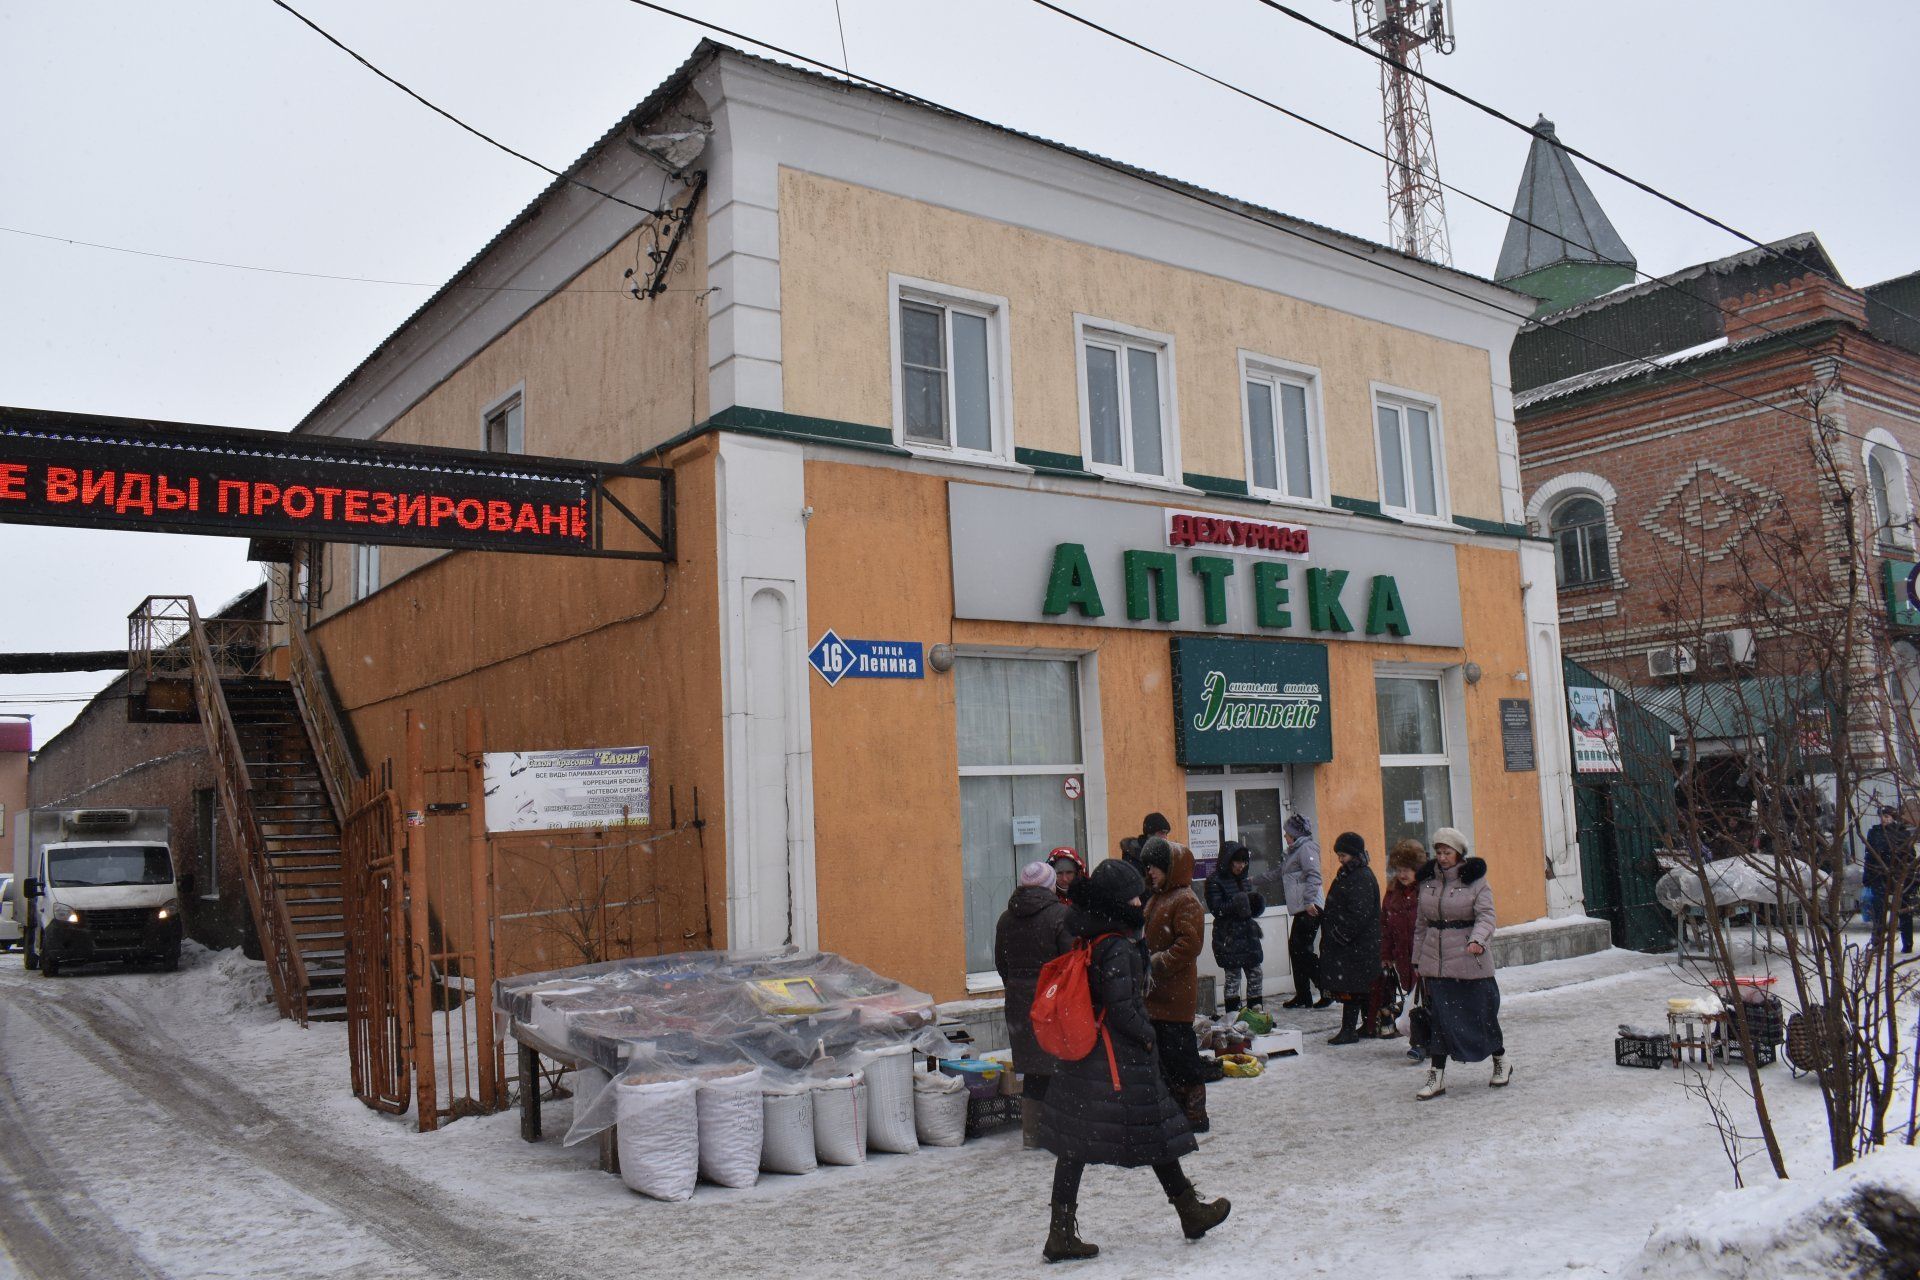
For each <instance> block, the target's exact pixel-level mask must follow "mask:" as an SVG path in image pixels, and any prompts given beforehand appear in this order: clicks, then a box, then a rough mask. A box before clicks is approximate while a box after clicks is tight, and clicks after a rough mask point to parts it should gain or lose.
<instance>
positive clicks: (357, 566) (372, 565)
mask: <svg viewBox="0 0 1920 1280" xmlns="http://www.w3.org/2000/svg"><path fill="white" fill-rule="evenodd" d="M379 589H380V548H378V547H370V546H363V545H361V544H359V543H355V544H354V546H353V579H352V594H351V595H350V597H349V599H348V603H352V601H354V600H365V599H366V598H367V597H368V596H370V595H372V594H373V593H374V592H376V591H378V590H379Z"/></svg>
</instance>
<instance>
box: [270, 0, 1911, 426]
mask: <svg viewBox="0 0 1920 1280" xmlns="http://www.w3.org/2000/svg"><path fill="white" fill-rule="evenodd" d="M276 2H277V0H276ZM626 2H627V3H628V4H631V5H634V6H636V7H638V8H642V9H648V10H651V11H652V12H654V13H659V14H663V15H665V16H667V17H669V18H678V19H679V20H681V21H682V22H686V23H689V24H691V25H693V26H696V27H700V28H703V29H705V30H707V31H712V32H716V33H718V34H720V35H723V36H726V37H728V38H729V39H732V40H740V41H743V42H745V43H747V44H754V45H758V46H760V47H761V48H763V49H770V50H772V51H773V52H775V53H777V54H779V55H780V56H781V57H783V58H791V59H793V60H794V61H795V62H797V63H801V64H803V65H805V66H809V67H812V68H814V69H816V70H819V71H827V72H832V73H834V74H837V75H844V76H846V77H847V78H848V79H850V80H854V81H857V82H859V83H862V84H866V85H871V86H872V87H873V88H875V89H877V90H879V91H881V92H883V93H886V94H889V95H891V96H893V97H895V98H898V99H900V100H901V101H903V102H909V103H914V104H917V105H920V106H924V107H926V108H928V109H929V110H933V111H937V112H939V113H941V114H942V115H946V116H951V117H952V118H954V119H956V120H964V121H967V122H968V123H970V124H977V125H980V126H982V127H983V128H987V129H992V130H994V131H995V132H1006V130H1005V129H1004V127H1003V126H1000V125H996V124H994V123H993V122H992V121H990V120H985V119H982V118H981V117H979V116H976V115H972V114H969V113H968V112H965V111H961V110H959V109H957V108H954V107H949V106H945V105H943V104H941V103H938V102H935V101H934V100H933V99H931V98H926V97H922V96H921V95H919V94H916V93H911V92H909V91H907V90H905V89H899V88H895V87H894V86H892V85H890V84H888V83H886V82H885V81H883V80H880V79H877V78H875V77H873V76H870V75H865V74H861V73H856V72H847V71H843V70H842V69H841V68H839V67H836V66H834V65H833V64H832V63H830V62H823V61H821V60H820V59H818V58H814V57H811V56H809V55H807V54H804V53H800V52H799V51H797V50H794V49H789V48H786V47H784V46H782V45H777V44H774V43H772V42H770V41H767V40H762V39H759V38H757V37H755V36H751V35H748V34H747V33H745V32H742V31H736V30H734V29H733V28H731V27H725V26H722V25H721V24H719V23H717V22H712V21H709V20H708V19H706V18H697V17H694V16H693V15H691V14H687V13H682V12H680V11H679V10H677V9H672V8H669V7H668V6H666V5H664V4H660V3H658V0H626ZM1261 2H1262V3H1266V0H1261ZM1075 154H1076V155H1079V156H1080V157H1081V158H1082V159H1085V160H1086V161H1088V162H1089V163H1091V164H1095V165H1098V166H1100V167H1101V168H1104V169H1110V170H1112V171H1113V172H1115V173H1119V174H1123V175H1125V176H1127V177H1130V178H1133V179H1135V180H1136V181H1140V182H1145V183H1147V184H1149V185H1151V186H1155V187H1158V188H1160V189H1161V190H1163V191H1167V192H1169V193H1171V194H1173V195H1178V196H1183V197H1185V198H1187V199H1190V200H1193V201H1195V202H1196V203H1199V204H1204V205H1206V206H1207V207H1208V208H1211V209H1215V210H1217V211H1219V212H1221V213H1227V214H1231V215H1233V216H1235V217H1238V218H1244V219H1246V220H1247V221H1249V222H1253V223H1255V224H1257V225H1259V226H1262V227H1265V228H1267V229H1268V230H1270V231H1278V232H1280V233H1281V234H1283V235H1288V236H1292V237H1294V238H1295V239H1298V240H1304V241H1306V242H1308V243H1309V244H1314V245H1318V246H1319V247H1321V248H1323V249H1327V250H1331V251H1332V252H1334V253H1339V254H1343V255H1345V256H1346V257H1349V258H1353V259H1355V260H1356V261H1359V262H1365V263H1367V264H1369V265H1371V266H1373V267H1376V268H1378V269H1379V270H1383V271H1389V272H1392V273H1393V274H1394V275H1399V276H1405V277H1406V278H1407V279H1409V280H1414V281H1416V282H1418V283H1420V284H1422V285H1424V286H1426V287H1428V288H1432V289H1438V290H1440V291H1442V292H1443V293H1450V294H1453V295H1454V296H1455V297H1458V298H1462V299H1464V300H1465V301H1467V302H1470V303H1472V304H1474V305H1475V306H1478V307H1485V308H1487V309H1488V310H1490V311H1494V312H1497V313H1499V314H1501V315H1506V316H1511V317H1513V318H1515V319H1517V320H1520V321H1522V322H1527V321H1531V320H1532V319H1533V317H1532V315H1531V314H1530V313H1528V312H1524V311H1515V310H1513V309H1512V308H1511V307H1502V306H1500V305H1499V304H1498V303H1494V302H1489V301H1488V300H1487V299H1485V298H1482V297H1478V296H1476V295H1474V294H1471V293H1468V292H1466V291H1465V290H1464V289H1457V288H1455V287H1453V286H1452V285H1449V284H1446V283H1444V282H1442V281H1439V280H1434V279H1431V278H1429V277H1428V276H1425V275H1422V274H1420V273H1419V272H1415V271H1412V270H1409V269H1408V268H1406V267H1402V266H1398V265H1396V264H1394V263H1391V262H1386V261H1383V260H1382V259H1381V258H1380V257H1379V256H1378V255H1377V254H1375V253H1371V252H1362V251H1360V250H1358V249H1350V248H1347V247H1345V246H1343V245H1340V244H1335V243H1333V242H1331V241H1329V240H1326V239H1324V238H1322V237H1320V236H1317V235H1312V234H1310V233H1308V232H1306V231H1303V230H1301V229H1299V228H1297V227H1290V226H1288V225H1286V223H1284V222H1276V221H1273V220H1272V219H1271V218H1269V217H1264V216H1262V215H1260V214H1258V213H1254V212H1251V211H1250V210H1248V209H1244V208H1238V207H1236V206H1235V205H1232V204H1228V203H1225V202H1224V201H1223V200H1221V199H1214V198H1210V195H1209V194H1208V193H1204V192H1201V191H1199V190H1197V189H1195V188H1193V187H1190V186H1186V185H1184V184H1181V183H1177V182H1175V181H1173V180H1172V179H1168V178H1163V177H1161V176H1159V175H1158V174H1154V173H1150V172H1148V171H1146V170H1144V169H1139V168H1136V167H1134V166H1132V165H1127V164H1122V163H1121V162H1120V161H1118V160H1110V159H1107V158H1106V157H1104V156H1098V155H1094V154H1093V153H1092V152H1088V151H1075ZM1335 234H1343V233H1338V232H1336V233H1335ZM1386 252H1388V253H1395V254H1396V255H1397V252H1398V251H1397V250H1392V249H1388V250H1386ZM1428 269H1429V270H1436V271H1438V270H1448V269H1447V268H1433V267H1429V268H1428ZM1573 336H1574V337H1575V338H1576V339H1578V340H1579V341H1581V342H1585V343H1587V344H1589V345H1590V346H1595V347H1598V348H1600V349H1602V350H1605V351H1611V352H1614V353H1615V354H1617V355H1620V356H1622V357H1624V358H1625V360H1626V361H1631V362H1635V363H1639V364H1644V365H1646V366H1647V367H1648V368H1649V369H1652V370H1656V371H1659V370H1667V369H1669V368H1670V366H1667V365H1663V364H1660V363H1659V362H1658V361H1657V360H1656V359H1654V358H1652V357H1648V356H1642V355H1638V354H1636V353H1634V352H1632V351H1628V350H1627V349H1626V348H1624V347H1617V346H1614V345H1613V344H1612V343H1610V342H1605V341H1602V340H1601V339H1599V338H1594V337H1590V336H1588V335H1586V334H1574V335H1573ZM1671 371H1672V372H1675V373H1678V374H1679V375H1680V376H1681V377H1684V378H1686V379H1688V380H1689V381H1692V382H1696V383H1698V384H1700V385H1701V386H1703V387H1710V388H1712V389H1713V390H1715V391H1718V392H1720V393H1721V394H1723V395H1727V396H1731V397H1733V398H1734V399H1736V400H1744V401H1746V402H1747V403H1749V404H1753V405H1758V406H1759V407H1760V408H1762V409H1766V410H1768V411H1769V412H1773V413H1782V414H1786V415H1787V416H1789V417H1794V418H1798V419H1800V420H1801V421H1803V422H1806V423H1808V424H1810V425H1812V426H1816V427H1820V428H1822V429H1824V430H1828V431H1833V432H1835V433H1837V434H1840V435H1845V436H1852V437H1853V438H1855V439H1860V440H1864V439H1865V438H1866V437H1864V436H1861V435H1858V434H1857V433H1855V432H1852V431H1847V430H1845V429H1844V428H1841V427H1836V426H1833V425H1832V424H1830V423H1825V422H1822V421H1821V419H1820V418H1819V417H1818V416H1816V415H1810V414H1805V413H1799V412H1796V411H1794V410H1793V409H1790V408H1787V407H1784V406H1781V405H1776V404H1772V403H1770V402H1768V401H1766V400H1762V399H1760V398H1758V397H1756V396H1751V395H1748V394H1747V393H1745V392H1743V391H1736V390H1734V389H1733V388H1732V387H1728V386H1725V385H1723V384H1721V383H1717V382H1714V381H1712V380H1711V379H1708V378H1703V377H1701V376H1700V375H1698V374H1696V373H1691V372H1689V371H1687V370H1685V369H1677V368H1675V369H1671ZM1899 452H1901V453H1902V454H1904V455H1905V456H1907V457H1908V458H1912V459H1914V460H1915V461H1920V454H1913V453H1907V452H1906V451H1905V450H1899Z"/></svg>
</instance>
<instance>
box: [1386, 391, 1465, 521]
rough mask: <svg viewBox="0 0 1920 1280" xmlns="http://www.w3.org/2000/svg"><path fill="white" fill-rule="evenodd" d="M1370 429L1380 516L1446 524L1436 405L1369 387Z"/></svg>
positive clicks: (1415, 396) (1449, 515)
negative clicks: (1378, 490) (1372, 424)
mask: <svg viewBox="0 0 1920 1280" xmlns="http://www.w3.org/2000/svg"><path fill="white" fill-rule="evenodd" d="M1373 423H1374V432H1373V435H1374V456H1375V457H1376V458H1377V459H1378V460H1379V467H1380V507H1381V510H1383V511H1386V512H1388V513H1390V514H1392V515H1397V516H1403V517H1408V518H1412V519H1416V520H1442V521H1444V520H1449V519H1451V518H1452V511H1451V510H1450V508H1449V506H1448V503H1447V468H1446V450H1445V449H1444V447H1443V445H1442V439H1441V424H1440V405H1439V404H1438V402H1436V401H1433V400H1430V399H1426V398H1424V397H1422V396H1420V395H1419V394H1418V393H1417V392H1411V391H1402V390H1400V389H1399V388H1397V387H1383V386H1381V385H1380V384H1378V383H1375V384H1374V386H1373Z"/></svg>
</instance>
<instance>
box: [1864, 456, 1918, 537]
mask: <svg viewBox="0 0 1920 1280" xmlns="http://www.w3.org/2000/svg"><path fill="white" fill-rule="evenodd" d="M1867 441H1868V443H1867V445H1866V458H1867V502H1868V507H1869V510H1870V512H1871V515H1872V518H1873V539H1874V545H1875V546H1877V547H1879V548H1880V549H1882V550H1888V551H1893V550H1903V549H1906V548H1909V547H1911V546H1913V503H1912V501H1911V499H1910V498H1909V497H1908V496H1907V457H1906V454H1905V453H1903V452H1902V451H1901V449H1900V446H1899V444H1898V442H1896V441H1895V440H1894V439H1893V437H1892V436H1891V435H1889V434H1888V433H1887V432H1885V431H1873V432H1870V433H1868V436H1867Z"/></svg>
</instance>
